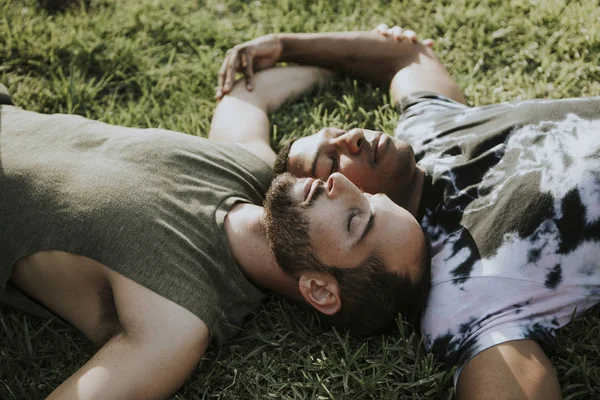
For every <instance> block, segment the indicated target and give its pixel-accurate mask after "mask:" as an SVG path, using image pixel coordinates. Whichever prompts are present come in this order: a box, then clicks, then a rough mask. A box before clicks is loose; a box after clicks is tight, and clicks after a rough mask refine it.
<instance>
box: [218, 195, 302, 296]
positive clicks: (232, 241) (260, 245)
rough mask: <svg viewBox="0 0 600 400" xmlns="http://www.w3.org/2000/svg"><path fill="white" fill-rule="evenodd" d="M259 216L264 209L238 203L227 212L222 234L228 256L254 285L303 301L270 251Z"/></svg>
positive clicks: (295, 283) (296, 288)
mask: <svg viewBox="0 0 600 400" xmlns="http://www.w3.org/2000/svg"><path fill="white" fill-rule="evenodd" d="M262 216H263V208H262V207H259V206H256V205H253V204H245V203H239V204H236V205H235V206H234V207H233V208H232V209H231V210H230V211H229V213H228V214H227V217H226V218H225V232H226V234H227V241H228V243H229V250H230V251H231V255H232V256H233V259H234V261H235V263H236V264H237V265H238V267H239V268H240V269H241V270H242V272H244V274H245V275H246V278H248V280H249V281H250V282H251V283H252V284H253V285H255V286H258V287H259V288H261V289H264V290H267V291H273V292H276V293H279V294H282V295H284V296H285V297H287V298H288V299H291V300H294V301H303V299H302V296H301V294H300V291H299V290H298V282H297V280H296V279H294V278H293V277H291V276H289V275H287V274H286V273H285V272H283V270H282V269H281V268H280V267H279V265H278V264H277V262H276V261H275V257H274V256H273V255H272V254H271V252H270V251H269V244H268V242H267V238H266V234H265V232H264V229H263V228H262V225H261V219H262Z"/></svg>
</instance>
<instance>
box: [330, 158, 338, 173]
mask: <svg viewBox="0 0 600 400" xmlns="http://www.w3.org/2000/svg"><path fill="white" fill-rule="evenodd" d="M337 170H338V160H337V157H336V156H335V155H332V156H331V171H329V175H331V174H333V173H334V172H337Z"/></svg>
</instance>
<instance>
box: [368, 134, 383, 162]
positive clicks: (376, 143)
mask: <svg viewBox="0 0 600 400" xmlns="http://www.w3.org/2000/svg"><path fill="white" fill-rule="evenodd" d="M384 136H385V135H384V134H382V133H380V134H379V135H377V137H376V138H375V139H373V141H372V142H371V153H372V154H373V164H374V165H376V164H377V163H378V162H379V161H380V160H381V153H380V150H381V142H382V141H383V140H384V139H385V138H384Z"/></svg>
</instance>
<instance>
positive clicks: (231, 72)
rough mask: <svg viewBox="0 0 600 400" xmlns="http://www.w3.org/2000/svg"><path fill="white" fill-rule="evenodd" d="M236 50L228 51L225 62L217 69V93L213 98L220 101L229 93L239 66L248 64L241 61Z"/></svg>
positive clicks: (240, 55) (240, 56)
mask: <svg viewBox="0 0 600 400" xmlns="http://www.w3.org/2000/svg"><path fill="white" fill-rule="evenodd" d="M240 53H241V52H240V51H239V50H238V49H237V48H235V47H234V48H233V49H229V50H228V51H227V53H225V60H223V64H221V68H220V69H219V79H218V84H217V92H216V94H215V98H216V99H217V100H221V99H222V98H223V96H225V95H226V94H227V93H229V92H231V89H232V88H233V83H234V81H235V73H236V72H238V70H239V68H240V65H242V64H244V63H245V64H248V62H247V61H245V62H244V61H242V60H241V58H242V56H243V54H240Z"/></svg>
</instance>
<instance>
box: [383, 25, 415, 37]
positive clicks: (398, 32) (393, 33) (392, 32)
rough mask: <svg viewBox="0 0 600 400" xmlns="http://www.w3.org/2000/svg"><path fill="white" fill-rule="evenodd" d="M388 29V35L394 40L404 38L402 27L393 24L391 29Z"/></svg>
mask: <svg viewBox="0 0 600 400" xmlns="http://www.w3.org/2000/svg"><path fill="white" fill-rule="evenodd" d="M388 31H389V35H388V37H391V38H393V39H396V40H402V39H404V32H405V31H404V29H402V28H400V27H399V26H398V25H396V26H394V27H393V28H392V29H388ZM406 32H412V31H406Z"/></svg>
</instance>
